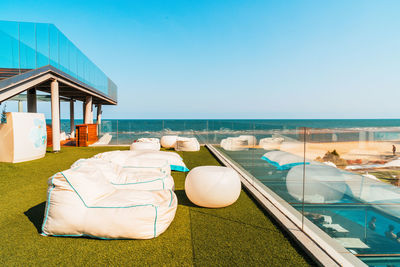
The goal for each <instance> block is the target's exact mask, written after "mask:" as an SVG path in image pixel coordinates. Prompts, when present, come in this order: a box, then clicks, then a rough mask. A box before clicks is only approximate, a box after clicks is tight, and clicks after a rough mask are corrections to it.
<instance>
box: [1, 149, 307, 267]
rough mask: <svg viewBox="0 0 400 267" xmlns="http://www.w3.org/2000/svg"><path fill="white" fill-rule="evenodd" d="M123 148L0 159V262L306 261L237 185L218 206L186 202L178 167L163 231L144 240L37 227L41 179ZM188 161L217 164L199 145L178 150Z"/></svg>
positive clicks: (42, 196)
mask: <svg viewBox="0 0 400 267" xmlns="http://www.w3.org/2000/svg"><path fill="white" fill-rule="evenodd" d="M115 149H126V148H118V147H104V148H68V147H63V148H62V150H61V152H60V153H56V154H54V153H47V154H46V157H45V158H43V159H39V160H35V161H31V162H25V163H17V164H8V163H0V213H1V217H0V236H1V241H0V263H1V265H2V266H4V265H7V266H8V265H45V266H47V265H51V266H55V265H87V266H96V265H184V266H193V265H196V266H216V265H223V266H227V265H229V266H231V265H262V266H271V265H276V266H278V265H279V266H281V265H291V266H294V265H296V266H301V265H310V264H312V263H311V262H310V260H309V258H307V256H306V255H305V254H304V252H302V251H301V250H299V249H298V248H297V247H296V246H295V245H294V243H293V242H292V241H290V240H289V239H288V238H287V237H286V236H285V235H284V234H283V232H282V230H281V229H279V228H278V227H277V226H276V224H275V223H274V222H272V221H271V219H270V218H269V217H268V216H266V215H265V214H264V212H263V211H262V210H261V209H260V208H259V207H258V206H257V205H256V204H255V202H254V201H253V200H252V199H251V198H250V197H249V196H248V195H247V193H246V192H244V191H242V193H241V195H240V198H239V199H238V201H237V202H236V203H235V204H233V205H231V206H229V207H226V208H222V209H206V208H200V207H196V206H195V205H193V204H192V203H191V202H190V201H189V200H188V199H187V197H186V195H185V192H184V179H185V176H186V174H184V173H178V172H173V177H174V180H175V183H176V185H175V186H176V187H175V189H176V191H175V192H176V194H177V196H178V201H179V206H178V210H177V213H176V216H175V219H174V221H173V222H172V224H171V226H170V227H169V228H168V230H167V231H166V232H165V233H163V234H162V235H160V236H159V237H157V238H155V239H151V240H98V239H91V238H67V237H44V236H41V235H40V234H39V232H40V227H41V224H42V220H43V212H44V208H45V201H46V194H47V179H48V177H50V176H51V175H53V174H54V173H56V172H58V171H61V170H65V169H68V168H69V166H70V165H71V164H72V163H73V162H74V161H76V160H77V159H79V158H88V157H91V156H93V155H95V154H97V153H100V152H104V151H109V150H115ZM181 155H182V156H183V157H184V161H185V163H186V164H187V166H188V167H189V168H194V167H196V166H200V165H219V163H218V162H217V161H216V159H215V158H214V157H213V156H212V155H211V154H210V153H209V152H208V150H207V149H206V148H204V147H202V149H201V151H200V152H181Z"/></svg>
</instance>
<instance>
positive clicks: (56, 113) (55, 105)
mask: <svg viewBox="0 0 400 267" xmlns="http://www.w3.org/2000/svg"><path fill="white" fill-rule="evenodd" d="M50 87H51V127H52V133H53V135H52V137H53V151H54V152H57V151H60V104H59V103H60V97H59V92H58V82H57V80H54V81H52V82H51V86H50Z"/></svg>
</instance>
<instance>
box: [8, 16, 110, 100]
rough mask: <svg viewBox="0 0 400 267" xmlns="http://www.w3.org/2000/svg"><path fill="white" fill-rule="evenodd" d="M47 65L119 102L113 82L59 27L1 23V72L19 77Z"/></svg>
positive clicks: (10, 22)
mask: <svg viewBox="0 0 400 267" xmlns="http://www.w3.org/2000/svg"><path fill="white" fill-rule="evenodd" d="M48 65H51V66H53V67H55V68H57V69H58V70H60V71H62V72H64V73H66V74H68V75H70V76H71V77H73V78H75V79H77V80H79V81H80V82H82V83H84V84H86V85H88V86H90V87H92V88H94V89H96V90H97V91H100V92H101V93H103V94H105V95H106V96H108V97H110V98H111V99H113V100H115V101H116V100H117V86H116V85H115V84H114V83H113V81H111V80H110V79H109V78H108V77H107V76H106V75H105V74H104V73H103V72H102V71H101V70H100V69H99V68H98V67H97V66H96V65H95V64H94V63H93V62H92V61H90V60H89V59H88V58H87V57H86V56H85V55H84V54H83V53H82V52H81V51H80V50H79V49H78V48H77V47H76V46H75V45H74V44H73V43H72V42H71V41H70V40H69V39H68V38H67V37H66V36H65V35H64V34H63V33H62V32H61V31H60V30H58V29H57V27H56V26H54V25H53V24H47V23H30V22H13V21H0V69H5V70H7V71H8V73H11V74H12V73H15V74H19V73H22V72H25V71H27V70H31V69H37V68H40V67H43V66H48ZM13 71H14V72H13Z"/></svg>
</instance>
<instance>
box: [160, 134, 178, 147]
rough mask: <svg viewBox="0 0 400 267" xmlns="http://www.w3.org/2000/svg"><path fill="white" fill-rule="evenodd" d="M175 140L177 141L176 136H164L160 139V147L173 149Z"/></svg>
mask: <svg viewBox="0 0 400 267" xmlns="http://www.w3.org/2000/svg"><path fill="white" fill-rule="evenodd" d="M176 139H178V136H177V135H165V136H163V137H161V146H162V147H164V148H174V147H175V143H176Z"/></svg>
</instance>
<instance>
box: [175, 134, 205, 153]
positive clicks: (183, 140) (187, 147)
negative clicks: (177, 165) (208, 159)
mask: <svg viewBox="0 0 400 267" xmlns="http://www.w3.org/2000/svg"><path fill="white" fill-rule="evenodd" d="M175 150H176V151H199V150H200V144H199V141H197V139H196V138H195V137H192V138H187V137H178V138H177V139H176V143H175Z"/></svg>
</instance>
